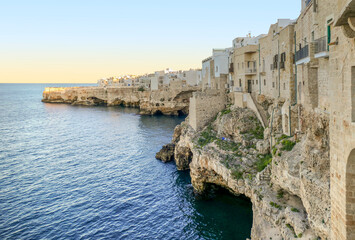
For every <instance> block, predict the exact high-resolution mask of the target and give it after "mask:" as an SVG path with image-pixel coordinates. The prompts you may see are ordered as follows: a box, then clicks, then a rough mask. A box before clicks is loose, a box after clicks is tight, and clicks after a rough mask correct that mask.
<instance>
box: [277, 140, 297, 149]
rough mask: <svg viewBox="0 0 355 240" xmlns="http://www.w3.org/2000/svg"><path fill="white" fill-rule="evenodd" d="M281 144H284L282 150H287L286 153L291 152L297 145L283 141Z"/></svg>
mask: <svg viewBox="0 0 355 240" xmlns="http://www.w3.org/2000/svg"><path fill="white" fill-rule="evenodd" d="M281 144H282V148H281V150H285V151H291V150H292V149H293V147H294V146H295V145H296V143H295V142H292V141H290V140H283V141H282V142H281Z"/></svg>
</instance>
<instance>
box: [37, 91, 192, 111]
mask: <svg viewBox="0 0 355 240" xmlns="http://www.w3.org/2000/svg"><path fill="white" fill-rule="evenodd" d="M198 90H199V89H198V87H186V88H182V89H170V90H167V89H162V90H156V91H139V90H138V89H137V88H132V87H130V88H128V87H127V88H117V87H68V88H46V89H45V90H44V92H43V99H42V101H43V102H48V103H68V104H72V105H87V106H97V105H107V106H119V105H122V106H127V107H139V108H140V113H141V114H146V115H154V114H164V115H175V116H177V115H186V114H188V109H189V102H190V97H191V96H192V93H193V92H195V91H198Z"/></svg>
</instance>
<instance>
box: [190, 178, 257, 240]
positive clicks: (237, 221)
mask: <svg viewBox="0 0 355 240" xmlns="http://www.w3.org/2000/svg"><path fill="white" fill-rule="evenodd" d="M205 184H206V185H205V187H206V191H205V193H204V194H203V195H197V196H196V209H197V210H198V213H199V215H201V216H203V217H204V218H205V219H204V221H207V220H208V219H213V221H214V225H216V228H218V229H220V230H221V231H223V232H224V233H223V234H224V235H225V236H226V239H246V238H250V236H251V229H252V226H253V207H252V203H251V201H250V199H249V198H247V197H246V196H244V195H242V194H241V195H238V196H236V195H233V194H232V193H230V191H228V190H227V189H225V188H224V187H221V186H219V185H217V184H213V183H205Z"/></svg>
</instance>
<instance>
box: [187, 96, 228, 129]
mask: <svg viewBox="0 0 355 240" xmlns="http://www.w3.org/2000/svg"><path fill="white" fill-rule="evenodd" d="M226 104H227V97H226V95H225V94H224V93H223V92H221V91H217V90H207V91H204V92H194V93H193V95H192V97H191V99H190V108H189V124H190V126H191V127H192V128H193V129H195V130H196V131H198V130H201V129H202V128H203V127H204V126H206V124H207V123H209V122H210V121H211V120H212V119H213V118H214V117H215V116H216V115H217V113H218V112H220V111H222V110H223V109H225V108H226Z"/></svg>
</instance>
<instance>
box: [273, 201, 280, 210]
mask: <svg viewBox="0 0 355 240" xmlns="http://www.w3.org/2000/svg"><path fill="white" fill-rule="evenodd" d="M270 206H272V207H274V208H277V209H280V210H281V208H282V207H281V206H280V205H279V204H277V203H274V202H270Z"/></svg>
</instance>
